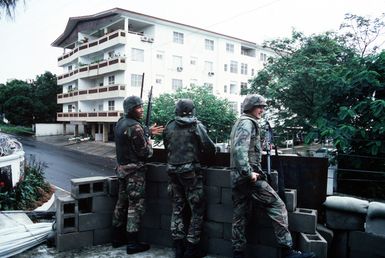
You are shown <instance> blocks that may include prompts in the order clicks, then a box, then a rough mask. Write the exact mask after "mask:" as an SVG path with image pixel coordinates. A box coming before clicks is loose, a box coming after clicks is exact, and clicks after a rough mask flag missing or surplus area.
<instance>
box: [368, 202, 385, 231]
mask: <svg viewBox="0 0 385 258" xmlns="http://www.w3.org/2000/svg"><path fill="white" fill-rule="evenodd" d="M365 232H367V233H372V234H375V235H380V236H384V237H385V203H382V202H371V203H369V208H368V214H367V216H366V223H365Z"/></svg>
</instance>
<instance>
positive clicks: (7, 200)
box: [0, 158, 53, 210]
mask: <svg viewBox="0 0 385 258" xmlns="http://www.w3.org/2000/svg"><path fill="white" fill-rule="evenodd" d="M45 167H46V165H45V164H44V163H43V162H37V161H36V160H35V159H34V158H32V159H31V160H30V161H29V162H26V165H25V167H24V176H23V177H22V178H20V181H19V182H18V183H17V184H16V185H15V187H13V188H12V189H10V190H8V191H5V190H4V187H3V186H1V185H0V210H32V209H34V208H36V207H38V206H40V205H41V204H43V203H44V202H46V201H47V200H48V199H49V198H50V197H51V195H52V193H53V189H52V188H51V186H50V184H49V183H48V182H46V181H45V179H44V169H45Z"/></svg>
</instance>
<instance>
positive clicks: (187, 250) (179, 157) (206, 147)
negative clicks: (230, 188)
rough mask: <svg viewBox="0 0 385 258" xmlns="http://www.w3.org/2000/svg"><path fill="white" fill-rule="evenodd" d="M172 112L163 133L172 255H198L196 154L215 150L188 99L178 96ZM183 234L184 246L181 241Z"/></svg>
mask: <svg viewBox="0 0 385 258" xmlns="http://www.w3.org/2000/svg"><path fill="white" fill-rule="evenodd" d="M175 114H176V117H175V119H174V120H171V121H170V122H168V124H167V126H166V128H165V130H164V133H163V140H164V146H165V148H166V150H167V162H168V167H167V170H168V174H169V177H170V184H171V190H172V195H173V197H172V199H173V201H172V202H173V210H172V217H171V235H172V238H173V239H174V241H175V257H176V258H182V257H184V258H199V257H203V256H205V253H204V252H203V250H201V249H200V248H199V247H198V246H199V241H200V234H201V230H202V223H203V213H204V198H203V181H202V173H201V169H200V155H201V154H202V153H205V154H206V155H213V154H215V145H214V143H213V141H212V140H211V139H210V138H209V136H208V135H207V132H206V129H205V127H204V126H203V125H202V123H201V122H200V121H198V120H197V118H196V117H195V107H194V103H193V101H192V100H190V99H181V100H179V101H178V102H177V103H176V107H175ZM185 207H188V208H190V210H191V219H190V225H189V227H188V233H187V237H186V231H185V225H184V222H183V219H184V214H185V213H184V212H183V210H184V208H185ZM185 238H187V247H185V244H184V242H185Z"/></svg>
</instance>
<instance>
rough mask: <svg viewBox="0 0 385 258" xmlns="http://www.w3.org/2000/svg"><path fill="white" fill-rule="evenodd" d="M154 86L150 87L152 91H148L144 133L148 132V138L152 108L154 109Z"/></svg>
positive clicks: (148, 135) (147, 135) (148, 136)
mask: <svg viewBox="0 0 385 258" xmlns="http://www.w3.org/2000/svg"><path fill="white" fill-rule="evenodd" d="M152 87H153V86H151V89H150V92H149V93H148V102H147V113H146V120H145V122H144V125H145V127H144V133H145V134H146V137H147V138H150V122H151V109H152Z"/></svg>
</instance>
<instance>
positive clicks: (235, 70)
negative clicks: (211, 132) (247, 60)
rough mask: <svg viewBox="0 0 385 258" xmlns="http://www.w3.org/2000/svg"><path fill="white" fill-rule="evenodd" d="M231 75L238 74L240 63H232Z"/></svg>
mask: <svg viewBox="0 0 385 258" xmlns="http://www.w3.org/2000/svg"><path fill="white" fill-rule="evenodd" d="M230 73H238V62H237V61H230Z"/></svg>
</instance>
